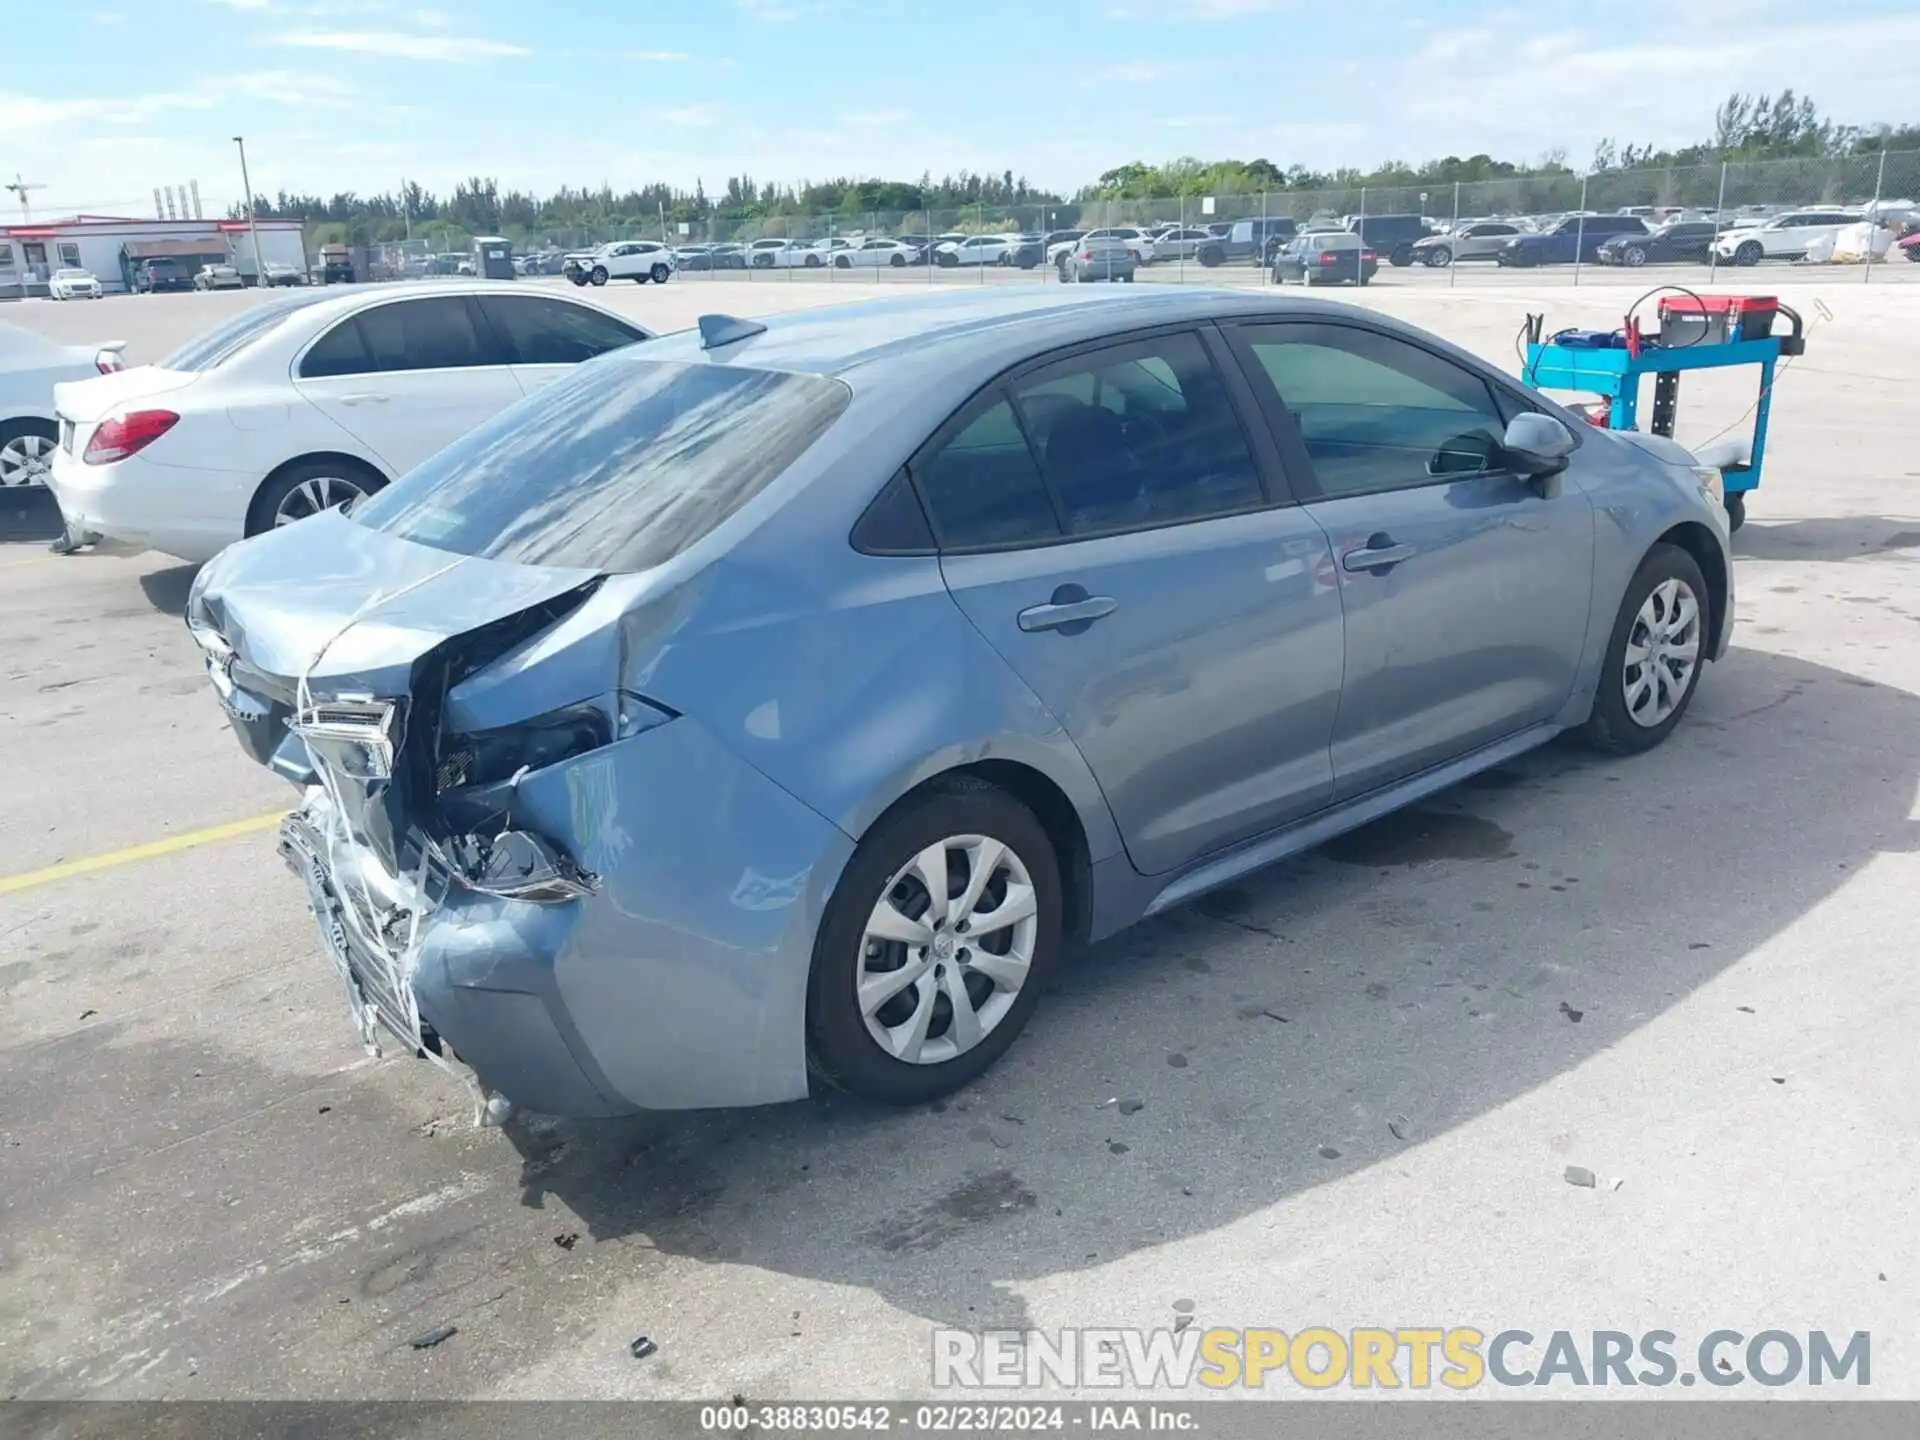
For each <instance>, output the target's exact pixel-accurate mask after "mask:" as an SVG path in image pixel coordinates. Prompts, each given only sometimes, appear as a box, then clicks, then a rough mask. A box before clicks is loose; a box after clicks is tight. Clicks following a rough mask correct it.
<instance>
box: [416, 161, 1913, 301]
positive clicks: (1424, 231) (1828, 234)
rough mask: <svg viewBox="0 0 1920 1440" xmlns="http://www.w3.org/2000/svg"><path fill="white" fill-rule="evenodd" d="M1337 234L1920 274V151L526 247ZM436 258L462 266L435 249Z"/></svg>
mask: <svg viewBox="0 0 1920 1440" xmlns="http://www.w3.org/2000/svg"><path fill="white" fill-rule="evenodd" d="M1863 225H1865V226H1870V227H1871V228H1862V227H1863ZM1329 228H1335V229H1347V230H1350V231H1351V230H1357V231H1358V232H1359V233H1360V234H1361V236H1362V238H1363V241H1364V242H1365V244H1366V245H1367V246H1368V247H1369V248H1370V249H1371V250H1372V251H1373V252H1374V253H1375V254H1376V257H1377V263H1378V266H1379V274H1378V276H1377V277H1376V278H1377V279H1378V280H1379V281H1381V282H1385V283H1392V284H1409V285H1412V284H1419V285H1436V284H1437V285H1444V286H1452V285H1459V284H1468V283H1474V282H1475V281H1483V280H1486V279H1488V278H1490V277H1493V276H1496V275H1500V276H1504V275H1506V274H1507V273H1508V272H1512V271H1526V272H1528V274H1527V277H1526V278H1528V279H1529V280H1530V281H1531V282H1532V283H1536V284H1538V283H1549V284H1561V283H1564V284H1569V285H1580V284H1605V283H1609V282H1622V283H1634V282H1638V281H1641V280H1646V281H1649V282H1657V281H1666V282H1673V283H1682V284H1685V283H1692V282H1693V281H1699V280H1720V279H1728V278H1733V277H1730V276H1723V275H1721V274H1720V272H1721V271H1722V270H1734V271H1738V270H1745V269H1749V268H1751V267H1754V266H1759V265H1765V266H1767V267H1768V268H1769V270H1773V269H1779V268H1782V267H1787V266H1791V267H1792V279H1793V282H1794V283H1806V282H1852V283H1860V282H1862V281H1870V280H1873V279H1876V278H1878V279H1881V280H1901V281H1906V280H1915V281H1920V266H1916V268H1914V269H1912V270H1908V269H1907V268H1906V265H1905V262H1906V261H1909V260H1920V246H1916V247H1902V246H1900V245H1899V244H1898V243H1897V242H1898V241H1899V240H1900V239H1902V238H1904V237H1905V236H1907V235H1909V234H1912V233H1914V232H1916V231H1920V151H1896V152H1877V153H1870V154H1863V155H1853V156H1847V157H1844V158H1833V159H1807V160H1773V161H1728V162H1726V163H1723V164H1710V165H1697V166H1671V167H1658V168H1636V169H1612V170H1603V171H1595V172H1593V173H1590V174H1585V175H1582V174H1577V173H1574V172H1571V171H1555V172H1549V173H1544V174H1534V175H1524V176H1515V177H1513V178H1511V179H1501V180H1491V181H1476V182H1471V183H1461V184H1435V183H1427V184H1420V185H1406V186H1393V187H1380V186H1353V187H1350V188H1345V189H1330V190H1275V191H1267V192H1253V193H1245V194H1213V195H1188V196H1155V197H1126V198H1112V199H1089V200H1077V201H1064V202H1044V203H1031V204H1020V205H1008V204H992V203H979V204H971V205H963V206H953V207H945V208H934V209H921V210H911V211H874V210H869V211H858V210H849V209H841V210H837V211H834V212H830V213H801V214H770V215H756V216H752V217H743V216H739V215H736V214H729V213H726V212H724V211H721V210H714V211H710V212H708V213H707V214H704V215H699V216H695V217H693V218H675V217H674V216H673V215H672V213H671V212H663V213H660V214H656V215H652V216H639V217H632V218H629V219H626V220H623V221H616V222H611V223H608V224H606V225H603V226H599V227H567V228H557V229H552V230H546V231H539V232H537V233H530V234H524V235H516V236H514V237H513V238H514V239H515V241H516V248H517V249H519V250H520V251H522V252H523V253H525V254H528V255H530V256H532V257H533V259H532V262H531V272H532V273H547V274H555V273H559V271H560V269H561V266H562V264H563V263H564V257H565V255H566V254H567V253H568V252H581V251H586V250H590V249H592V248H593V247H595V246H597V245H599V244H603V243H607V242H614V241H644V242H651V243H656V244H665V245H667V246H669V247H671V248H673V249H674V250H675V251H677V252H678V254H679V257H680V271H681V274H682V275H683V277H684V278H686V279H689V280H698V279H702V278H713V279H740V278H746V279H750V280H756V281H759V280H765V281H768V282H773V283H784V282H792V281H801V280H813V281H818V282H822V283H856V284H873V283H895V284H906V283H919V284H927V283H934V282H938V283H978V284H987V283H1005V282H1008V281H1012V280H1019V279H1025V280H1028V281H1030V282H1033V283H1047V282H1049V281H1056V280H1058V279H1059V278H1061V275H1062V271H1063V267H1062V264H1061V263H1060V262H1061V260H1062V258H1063V257H1064V256H1066V255H1069V254H1070V253H1071V251H1070V242H1071V241H1072V240H1074V239H1077V238H1079V237H1080V236H1081V235H1082V234H1084V233H1085V232H1087V231H1090V230H1112V229H1118V230H1121V231H1123V232H1125V238H1127V239H1128V241H1129V243H1130V245H1134V246H1136V247H1137V253H1138V256H1139V259H1140V262H1141V263H1140V265H1139V268H1138V272H1137V278H1138V279H1140V280H1150V281H1158V282H1174V283H1180V282H1191V283H1207V284H1222V283H1225V284H1243V285H1261V284H1267V283H1271V282H1272V279H1273V274H1274V272H1273V270H1272V269H1271V262H1272V260H1273V258H1274V252H1275V250H1276V249H1281V248H1284V247H1285V245H1286V244H1287V243H1289V242H1290V241H1291V240H1292V239H1294V238H1296V237H1298V236H1301V235H1305V234H1310V233H1312V232H1314V231H1316V230H1319V229H1329ZM1609 242H1612V243H1609ZM1836 242H1837V243H1836ZM428 245H429V246H432V247H433V248H435V249H438V247H437V245H434V242H432V241H431V240H429V242H428ZM423 248H424V247H423ZM1308 248H1310V246H1309V247H1308ZM435 263H437V264H440V265H446V264H449V263H451V261H450V259H449V258H448V257H447V255H446V253H445V252H444V251H442V252H441V253H440V257H439V258H438V260H437V261H436V262H435ZM1463 272H1464V278H1463ZM1635 272H1642V273H1635ZM1747 278H1754V277H1747Z"/></svg>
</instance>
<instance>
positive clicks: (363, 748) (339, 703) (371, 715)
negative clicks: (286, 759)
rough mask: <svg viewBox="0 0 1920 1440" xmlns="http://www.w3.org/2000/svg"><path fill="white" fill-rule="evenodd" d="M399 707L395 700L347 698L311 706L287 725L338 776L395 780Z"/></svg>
mask: <svg viewBox="0 0 1920 1440" xmlns="http://www.w3.org/2000/svg"><path fill="white" fill-rule="evenodd" d="M396 717H397V707H396V706H395V705H394V703H393V702H392V701H391V700H375V699H374V698H373V697H371V696H361V695H350V696H349V695H343V696H341V697H340V698H339V699H337V700H328V701H325V702H323V703H320V704H316V705H310V706H308V707H307V708H306V709H304V710H301V711H299V712H297V713H296V714H295V715H294V717H293V718H292V719H291V720H289V721H288V722H287V728H288V729H289V730H291V731H293V733H294V734H296V735H298V736H299V737H300V738H301V739H302V740H303V741H305V742H306V746H307V751H308V753H309V754H311V755H312V756H313V757H314V758H315V759H316V760H319V761H321V762H322V763H324V764H325V765H326V766H327V768H328V769H329V770H331V771H333V773H334V774H336V775H340V776H343V777H345V778H347V779H351V780H387V779H391V778H392V776H393V752H394V729H395V720H396Z"/></svg>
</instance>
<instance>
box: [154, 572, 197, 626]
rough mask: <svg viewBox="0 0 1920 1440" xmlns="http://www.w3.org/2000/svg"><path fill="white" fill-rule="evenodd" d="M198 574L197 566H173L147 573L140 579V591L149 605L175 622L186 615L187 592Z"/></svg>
mask: <svg viewBox="0 0 1920 1440" xmlns="http://www.w3.org/2000/svg"><path fill="white" fill-rule="evenodd" d="M199 573H200V567H199V566H198V565H174V566H172V567H170V568H168V569H166V570H153V571H149V572H148V573H147V574H145V575H142V576H141V577H140V589H141V591H142V592H143V593H144V594H145V595H146V597H147V603H148V604H149V605H151V606H153V608H154V609H156V610H158V611H159V612H160V613H161V614H163V615H171V616H172V617H173V618H174V619H176V620H177V619H179V618H180V617H181V616H183V615H185V614H186V613H187V592H188V591H189V590H191V589H192V588H193V577H194V576H196V575H198V574H199Z"/></svg>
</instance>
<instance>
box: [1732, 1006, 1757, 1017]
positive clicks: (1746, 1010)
mask: <svg viewBox="0 0 1920 1440" xmlns="http://www.w3.org/2000/svg"><path fill="white" fill-rule="evenodd" d="M1733 1008H1734V1009H1736V1010H1738V1011H1739V1012H1740V1013H1741V1014H1742V1015H1751V1014H1753V1006H1751V1005H1736V1006H1734V1007H1733Z"/></svg>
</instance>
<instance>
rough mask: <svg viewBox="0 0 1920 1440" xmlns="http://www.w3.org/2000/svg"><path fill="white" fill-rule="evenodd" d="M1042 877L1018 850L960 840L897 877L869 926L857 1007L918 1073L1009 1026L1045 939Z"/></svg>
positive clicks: (886, 1046) (919, 858) (983, 839)
mask: <svg viewBox="0 0 1920 1440" xmlns="http://www.w3.org/2000/svg"><path fill="white" fill-rule="evenodd" d="M1038 914H1039V908H1038V904H1037V901H1036V897H1035V894H1034V888H1033V878H1032V876H1031V875H1030V874H1029V873H1028V870H1027V866H1026V863H1025V862H1024V861H1022V860H1021V858H1020V856H1019V855H1017V854H1016V853H1015V852H1014V851H1013V849H1012V848H1011V847H1009V846H1007V845H1005V844H1003V843H1001V842H1000V841H998V840H995V839H993V838H992V837H990V836H986V835H952V836H948V837H947V838H946V839H945V840H940V841H937V842H935V843H934V844H932V845H929V846H927V847H926V848H925V849H924V850H922V851H920V853H919V854H917V855H915V856H914V857H913V858H912V859H911V860H909V861H908V862H907V863H906V864H905V865H903V866H901V867H900V869H899V870H897V871H896V872H895V873H894V876H893V878H892V879H891V880H889V881H888V882H887V885H886V888H885V889H884V890H882V891H881V893H880V899H879V901H878V902H877V903H876V904H875V905H874V907H873V912H872V914H871V915H869V916H868V917H867V924H866V930H865V933H864V935H863V936H862V938H861V942H860V944H861V955H860V963H859V965H858V966H857V967H856V969H855V971H854V990H855V996H854V999H855V1003H856V1004H857V1005H858V1006H859V1009H860V1015H861V1017H862V1019H864V1020H865V1022H866V1026H867V1033H868V1035H870V1036H871V1037H872V1038H873V1040H874V1042H875V1043H876V1044H877V1045H879V1046H880V1048H881V1049H882V1050H883V1051H885V1052H886V1053H887V1054H888V1055H891V1056H892V1057H893V1058H895V1059H896V1060H901V1061H904V1062H906V1063H907V1064H909V1065H938V1064H941V1063H943V1062H945V1061H948V1060H952V1059H955V1058H956V1057H958V1056H960V1055H964V1054H966V1053H967V1052H968V1051H969V1050H971V1049H973V1048H974V1047H975V1046H976V1045H978V1044H980V1042H981V1041H982V1040H984V1039H986V1037H987V1036H988V1035H990V1034H992V1033H993V1031H994V1029H995V1028H996V1027H997V1026H998V1025H999V1024H1000V1023H1001V1022H1002V1021H1003V1020H1005V1019H1006V1018H1007V1014H1008V1012H1009V1011H1011V1010H1012V1009H1013V1005H1014V1002H1015V1000H1016V999H1017V998H1018V997H1019V994H1020V987H1021V986H1022V985H1024V984H1025V983H1026V979H1027V973H1028V970H1029V969H1030V967H1031V966H1032V964H1033V958H1034V947H1035V945H1036V943H1037V941H1038V937H1039V920H1038Z"/></svg>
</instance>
